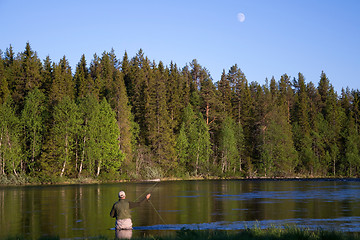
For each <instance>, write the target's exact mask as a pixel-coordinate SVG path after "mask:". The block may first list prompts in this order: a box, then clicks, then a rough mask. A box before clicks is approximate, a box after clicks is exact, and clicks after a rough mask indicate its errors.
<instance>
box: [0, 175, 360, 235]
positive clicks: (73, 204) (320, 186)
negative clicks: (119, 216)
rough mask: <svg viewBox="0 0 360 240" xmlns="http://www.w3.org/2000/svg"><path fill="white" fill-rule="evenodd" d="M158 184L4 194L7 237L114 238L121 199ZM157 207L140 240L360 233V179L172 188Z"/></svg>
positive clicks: (138, 225) (2, 222)
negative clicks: (253, 231)
mask: <svg viewBox="0 0 360 240" xmlns="http://www.w3.org/2000/svg"><path fill="white" fill-rule="evenodd" d="M153 185H154V183H153V182H141V183H116V184H93V185H62V186H25V187H24V186H23V187H1V188H0V238H4V237H8V236H16V235H23V236H25V237H26V238H38V237H40V236H59V237H60V238H85V237H93V236H100V235H102V236H107V237H110V238H112V237H114V232H115V231H114V230H113V228H114V219H112V218H110V216H109V212H110V210H111V207H112V205H113V203H114V202H115V201H117V194H118V192H119V191H120V190H124V191H126V193H127V198H128V199H130V200H135V199H136V198H138V197H139V196H140V195H142V194H143V193H144V191H146V190H147V189H149V188H150V187H151V186H153ZM151 203H152V204H150V203H147V202H145V203H144V204H143V205H142V206H140V207H139V208H136V209H134V210H133V211H132V219H133V224H134V230H133V233H132V236H142V235H147V234H163V233H166V232H168V231H173V230H179V229H181V228H187V229H217V230H241V229H245V228H248V227H254V226H256V227H260V228H267V227H272V226H277V227H284V226H292V225H296V226H298V227H304V228H309V229H318V228H323V229H335V230H341V231H353V232H360V181H359V180H358V179H349V180H338V179H332V180H329V179H321V180H206V181H165V182H160V183H159V184H158V185H157V186H156V187H155V188H154V190H153V192H152V197H151ZM152 206H154V208H153V207H152ZM156 211H157V212H156ZM159 215H160V216H159Z"/></svg>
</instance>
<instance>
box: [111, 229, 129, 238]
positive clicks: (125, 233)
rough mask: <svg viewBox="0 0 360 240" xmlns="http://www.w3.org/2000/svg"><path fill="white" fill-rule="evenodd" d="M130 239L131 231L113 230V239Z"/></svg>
mask: <svg viewBox="0 0 360 240" xmlns="http://www.w3.org/2000/svg"><path fill="white" fill-rule="evenodd" d="M131 237H132V229H122V230H115V238H117V239H130V238H131Z"/></svg>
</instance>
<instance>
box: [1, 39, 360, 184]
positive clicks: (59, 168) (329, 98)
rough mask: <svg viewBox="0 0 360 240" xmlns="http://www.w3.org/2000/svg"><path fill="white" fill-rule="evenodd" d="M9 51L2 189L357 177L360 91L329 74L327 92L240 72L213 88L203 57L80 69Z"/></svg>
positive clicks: (113, 60)
mask: <svg viewBox="0 0 360 240" xmlns="http://www.w3.org/2000/svg"><path fill="white" fill-rule="evenodd" d="M0 55H1V56H0V106H1V108H0V117H1V122H0V127H1V129H0V130H1V132H0V144H1V145H0V170H1V174H0V175H2V176H3V178H2V179H6V181H5V180H4V182H7V181H8V178H9V177H10V175H13V176H15V177H16V178H19V176H20V175H21V174H22V176H26V177H27V178H24V179H26V181H36V180H35V179H40V180H38V181H40V182H46V181H49V182H58V181H64V179H71V178H89V177H90V178H91V177H98V178H99V179H104V180H110V179H118V178H119V177H121V178H136V179H143V178H159V177H184V176H204V177H206V176H209V175H212V176H223V177H233V176H245V177H256V176H258V177H262V176H267V177H292V176H313V177H318V176H347V177H358V176H359V170H360V160H359V159H360V150H359V149H360V144H359V142H360V141H359V139H360V92H359V90H350V89H348V88H347V89H346V90H342V92H341V96H340V97H339V96H338V95H337V93H336V92H335V90H334V88H333V86H332V85H331V83H330V80H329V79H328V78H327V76H326V74H325V73H324V72H322V73H321V76H320V81H319V84H318V86H317V87H316V86H315V85H314V84H313V83H312V82H309V83H305V77H304V76H303V75H302V74H301V73H299V74H298V76H297V79H295V78H294V79H293V80H291V77H290V76H288V75H287V74H284V75H282V76H281V77H280V79H279V80H278V81H277V80H276V79H275V78H274V77H273V78H271V80H270V81H269V82H268V81H267V80H266V83H265V84H264V85H260V84H259V83H257V82H251V83H249V82H248V80H247V78H246V76H245V73H243V72H242V71H241V69H240V68H239V67H238V66H237V65H236V64H235V65H233V66H232V67H231V68H230V69H229V71H228V72H227V73H226V72H225V71H223V73H222V75H221V79H220V80H219V81H218V82H214V81H213V79H212V77H211V75H210V73H209V71H208V70H207V69H206V68H205V67H203V66H201V65H200V64H199V62H198V61H197V60H193V61H192V62H191V63H189V65H186V66H185V67H183V68H182V69H179V68H178V67H177V65H176V64H175V63H172V62H171V63H170V66H169V67H167V66H165V65H164V64H163V63H162V62H161V61H160V62H159V63H158V64H157V63H155V62H152V61H150V60H149V59H148V58H147V57H146V56H145V54H144V52H143V51H142V50H141V49H140V50H139V52H138V53H137V54H136V56H134V57H133V58H131V59H129V57H128V55H127V53H125V54H124V57H123V59H122V61H120V60H118V59H117V57H116V55H115V53H114V50H111V51H110V52H103V53H102V54H101V56H97V55H96V54H95V55H94V56H93V59H92V60H91V62H90V64H89V66H87V61H86V59H85V56H84V55H82V56H81V58H80V61H79V63H78V64H77V66H76V69H75V72H74V73H72V70H71V68H70V64H69V63H68V61H67V59H66V57H65V56H64V57H63V58H61V59H60V60H59V62H52V61H51V59H50V57H46V59H45V60H44V61H43V63H42V62H41V61H40V60H39V59H38V57H37V54H36V52H35V51H33V50H32V49H31V46H30V44H29V43H27V44H26V46H25V50H24V51H23V52H20V53H19V54H15V53H14V51H13V49H12V47H11V46H10V47H9V48H8V49H6V51H5V52H4V53H2V52H1V54H0ZM62 179H63V180H62ZM14 182H16V181H15V180H14ZM20 182H21V181H20Z"/></svg>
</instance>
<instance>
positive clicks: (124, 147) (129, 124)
mask: <svg viewBox="0 0 360 240" xmlns="http://www.w3.org/2000/svg"><path fill="white" fill-rule="evenodd" d="M110 89H111V90H110V103H111V106H112V108H113V109H114V111H115V114H116V119H117V124H118V128H119V147H120V150H121V151H122V152H123V153H124V154H125V158H126V161H127V163H129V162H130V161H131V160H132V154H133V149H134V143H133V121H134V120H133V115H132V113H131V107H130V105H129V99H128V96H127V94H126V88H125V83H124V78H123V74H122V73H121V72H120V71H119V70H118V69H115V68H114V73H113V82H112V87H111V88H110Z"/></svg>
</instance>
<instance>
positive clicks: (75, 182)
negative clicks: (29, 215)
mask: <svg viewBox="0 0 360 240" xmlns="http://www.w3.org/2000/svg"><path fill="white" fill-rule="evenodd" d="M207 180H238V181H360V178H359V177H251V178H250V177H216V176H215V177H190V178H177V177H167V178H157V179H119V180H101V179H94V178H81V179H64V181H59V182H39V183H34V182H25V183H9V184H0V187H21V186H58V185H79V184H84V185H86V184H89V185H90V184H112V183H142V182H170V181H207Z"/></svg>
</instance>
